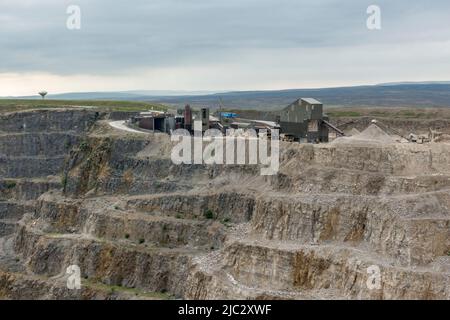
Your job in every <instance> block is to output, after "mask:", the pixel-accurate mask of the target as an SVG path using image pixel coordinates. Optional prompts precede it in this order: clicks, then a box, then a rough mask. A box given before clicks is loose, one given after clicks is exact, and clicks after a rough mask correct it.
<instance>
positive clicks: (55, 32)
mask: <svg viewBox="0 0 450 320" xmlns="http://www.w3.org/2000/svg"><path fill="white" fill-rule="evenodd" d="M372 3H373V1H372V0H368V1H366V0H340V1H339V0H316V1H312V0H310V1H304V0H258V1H257V0H228V1H224V0H151V1H148V0H135V1H129V2H125V1H106V0H94V1H93V0H90V1H89V0H78V1H67V0H65V1H56V0H53V1H51V0H41V1H39V2H37V1H30V0H15V1H10V0H2V3H1V4H0V23H1V25H2V28H1V29H0V47H1V56H0V57H1V59H0V72H31V71H46V72H51V73H55V74H112V73H120V72H129V71H132V70H139V69H142V68H152V67H164V66H177V65H191V64H192V65H198V64H215V63H219V62H226V61H228V60H236V57H238V56H239V54H240V52H241V51H243V50H246V49H261V50H264V49H279V50H291V49H302V48H305V49H309V48H315V47H324V48H327V49H326V50H333V48H337V49H338V48H342V47H349V46H360V45H374V44H375V45H376V44H379V45H388V44H389V43H395V44H398V43H401V42H415V41H424V42H426V41H446V40H450V31H449V28H448V21H449V20H450V19H449V18H450V3H449V2H448V1H446V0H437V1H433V2H432V3H431V2H430V1H425V0H416V1H407V0H396V1H388V0H382V1H377V4H378V5H380V6H381V7H382V15H383V30H382V31H380V32H368V30H367V29H366V28H365V20H366V15H365V10H366V8H367V7H368V5H370V4H372ZM69 4H78V5H79V6H80V7H81V9H82V29H81V30H80V31H69V30H67V29H66V27H65V25H66V19H67V15H66V8H67V6H68V5H69ZM330 54H331V53H330Z"/></svg>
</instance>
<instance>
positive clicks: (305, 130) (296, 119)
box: [279, 98, 344, 143]
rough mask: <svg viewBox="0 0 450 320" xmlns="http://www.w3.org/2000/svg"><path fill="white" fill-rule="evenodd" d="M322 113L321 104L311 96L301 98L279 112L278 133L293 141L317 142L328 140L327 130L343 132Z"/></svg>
mask: <svg viewBox="0 0 450 320" xmlns="http://www.w3.org/2000/svg"><path fill="white" fill-rule="evenodd" d="M328 120H329V118H328V117H327V116H326V115H325V114H324V113H323V104H322V103H321V102H320V101H318V100H316V99H313V98H301V99H298V100H296V101H294V102H293V103H291V104H290V105H289V106H287V107H286V108H285V109H284V110H282V111H281V113H280V118H279V124H280V129H281V130H280V133H281V134H283V135H284V136H290V137H292V138H293V140H295V141H299V142H308V143H319V142H328V135H329V130H330V129H332V130H334V131H336V132H337V133H338V134H340V135H343V134H344V133H343V132H342V131H340V130H339V129H338V128H336V127H334V126H333V125H331V124H330V123H329V122H328Z"/></svg>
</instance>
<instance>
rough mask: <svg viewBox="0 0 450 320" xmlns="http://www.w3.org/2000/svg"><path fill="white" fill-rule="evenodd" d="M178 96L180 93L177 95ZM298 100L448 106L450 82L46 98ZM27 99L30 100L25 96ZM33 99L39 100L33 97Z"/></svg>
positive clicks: (260, 104)
mask: <svg viewBox="0 0 450 320" xmlns="http://www.w3.org/2000/svg"><path fill="white" fill-rule="evenodd" d="M180 93H181V94H180ZM301 97H313V98H316V99H318V100H320V101H322V102H323V103H324V104H325V105H326V106H327V107H390V106H394V107H450V83H446V82H442V83H436V82H423V83H407V82H403V83H386V84H380V85H371V86H356V87H338V88H323V89H289V90H277V91H236V92H225V93H207V94H205V93H204V92H203V93H201V94H196V92H186V93H184V92H179V91H126V92H82V93H66V94H58V95H49V96H48V99H60V100H63V99H69V100H127V101H147V102H156V103H162V104H166V105H176V106H183V105H184V104H186V103H189V104H191V105H192V106H197V107H198V106H205V107H210V108H218V107H219V101H220V100H222V102H223V106H224V107H226V108H229V109H255V110H274V109H280V108H283V107H285V106H287V105H288V104H289V103H291V102H292V101H294V100H296V99H298V98H301ZM26 98H30V97H26ZM33 98H39V97H38V96H37V97H33Z"/></svg>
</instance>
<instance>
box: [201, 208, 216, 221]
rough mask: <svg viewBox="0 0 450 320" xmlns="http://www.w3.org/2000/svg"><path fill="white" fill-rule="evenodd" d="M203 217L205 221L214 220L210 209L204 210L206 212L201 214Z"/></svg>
mask: <svg viewBox="0 0 450 320" xmlns="http://www.w3.org/2000/svg"><path fill="white" fill-rule="evenodd" d="M203 216H204V217H205V218H206V219H214V213H213V212H212V211H211V210H210V209H208V210H206V211H205V212H204V213H203Z"/></svg>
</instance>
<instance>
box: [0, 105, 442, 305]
mask: <svg viewBox="0 0 450 320" xmlns="http://www.w3.org/2000/svg"><path fill="white" fill-rule="evenodd" d="M108 117H109V118H111V119H116V118H118V117H120V115H117V114H114V115H105V114H102V113H99V112H96V111H95V110H82V109H80V110H53V111H30V112H19V113H13V114H6V115H1V116H0V298H6V299H22V298H29V299H163V298H172V297H177V298H186V299H249V298H255V299H323V298H329V299H448V298H450V283H449V281H450V256H449V254H450V212H449V208H450V192H449V190H450V162H449V161H448V159H449V156H450V145H449V144H446V143H428V144H423V145H415V144H398V143H394V142H393V141H388V142H386V141H385V142H383V143H369V144H364V143H363V144H361V143H357V144H353V143H336V144H334V143H333V144H321V145H301V144H297V143H284V142H282V143H281V145H280V148H281V154H280V170H279V172H278V174H277V175H274V176H261V175H260V168H259V167H258V166H252V165H246V166H239V165H175V164H173V163H172V161H171V160H170V154H171V150H172V146H173V143H172V142H171V141H170V137H169V136H167V135H165V134H133V133H127V132H122V131H119V130H116V129H113V128H112V127H110V126H109V125H108V123H107V121H106V120H104V119H107V118H108ZM369 133H370V132H369ZM72 265H76V266H78V267H79V268H80V272H81V274H80V276H81V279H82V289H80V290H71V289H69V288H68V287H67V285H66V282H67V278H68V275H67V274H66V270H67V267H69V266H72Z"/></svg>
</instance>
